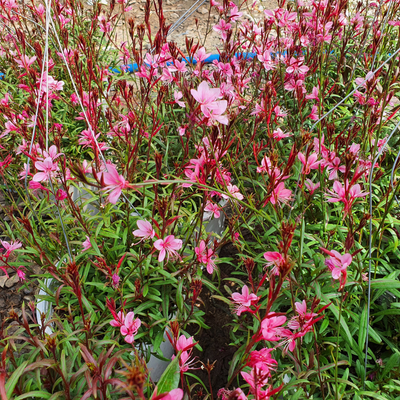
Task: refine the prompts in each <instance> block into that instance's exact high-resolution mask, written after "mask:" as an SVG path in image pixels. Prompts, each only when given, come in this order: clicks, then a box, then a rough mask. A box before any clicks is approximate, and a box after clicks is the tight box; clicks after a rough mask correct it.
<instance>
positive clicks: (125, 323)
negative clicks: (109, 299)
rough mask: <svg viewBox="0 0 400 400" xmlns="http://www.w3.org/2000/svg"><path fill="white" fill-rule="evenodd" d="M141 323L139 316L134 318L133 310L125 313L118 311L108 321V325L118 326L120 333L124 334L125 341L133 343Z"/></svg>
mask: <svg viewBox="0 0 400 400" xmlns="http://www.w3.org/2000/svg"><path fill="white" fill-rule="evenodd" d="M113 314H115V313H113ZM141 323H142V322H141V321H140V319H139V318H135V314H134V312H132V311H130V312H128V314H126V315H125V314H124V313H123V312H122V311H120V312H119V313H118V314H116V315H114V319H113V320H112V321H111V322H110V325H111V326H115V327H119V328H120V331H121V335H122V336H124V339H125V342H127V343H133V341H134V340H135V335H136V333H137V331H138V330H139V328H140V325H141Z"/></svg>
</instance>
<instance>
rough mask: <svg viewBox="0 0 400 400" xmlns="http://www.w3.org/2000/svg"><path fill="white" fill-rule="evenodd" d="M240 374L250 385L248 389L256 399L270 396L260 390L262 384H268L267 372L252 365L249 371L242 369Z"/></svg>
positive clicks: (263, 399) (264, 399) (261, 399)
mask: <svg viewBox="0 0 400 400" xmlns="http://www.w3.org/2000/svg"><path fill="white" fill-rule="evenodd" d="M240 374H241V375H242V377H243V379H244V380H245V381H246V382H247V383H248V384H249V385H250V391H251V392H252V393H253V394H254V395H255V398H256V399H260V400H268V399H269V398H270V396H269V395H268V392H267V391H264V390H261V389H262V388H263V387H264V386H266V385H268V373H265V372H264V371H262V370H260V369H258V368H257V367H254V368H252V370H251V371H250V373H249V372H243V371H242V372H241V373H240Z"/></svg>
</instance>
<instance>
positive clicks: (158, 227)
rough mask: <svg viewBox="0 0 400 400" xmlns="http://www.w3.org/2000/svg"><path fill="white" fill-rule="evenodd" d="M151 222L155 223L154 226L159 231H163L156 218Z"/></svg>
mask: <svg viewBox="0 0 400 400" xmlns="http://www.w3.org/2000/svg"><path fill="white" fill-rule="evenodd" d="M151 220H152V221H153V224H154V225H155V226H156V227H157V229H158V230H159V231H160V230H161V229H160V225H159V224H158V222H157V221H156V220H155V219H154V218H152V219H151Z"/></svg>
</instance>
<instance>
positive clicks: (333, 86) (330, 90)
mask: <svg viewBox="0 0 400 400" xmlns="http://www.w3.org/2000/svg"><path fill="white" fill-rule="evenodd" d="M335 86H336V84H335V83H334V84H333V85H332V87H331V88H330V89H329V90H328V94H331V93H332V90H333V89H334V88H335Z"/></svg>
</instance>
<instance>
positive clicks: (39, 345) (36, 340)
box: [33, 336, 47, 354]
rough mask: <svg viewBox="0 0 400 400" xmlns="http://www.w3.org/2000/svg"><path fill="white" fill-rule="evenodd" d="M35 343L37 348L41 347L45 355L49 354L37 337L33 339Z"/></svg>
mask: <svg viewBox="0 0 400 400" xmlns="http://www.w3.org/2000/svg"><path fill="white" fill-rule="evenodd" d="M33 341H34V342H35V345H36V346H37V347H40V348H41V349H42V350H43V352H44V354H47V349H46V348H45V347H44V344H43V343H42V342H41V341H40V340H39V338H38V337H37V336H34V337H33Z"/></svg>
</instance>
